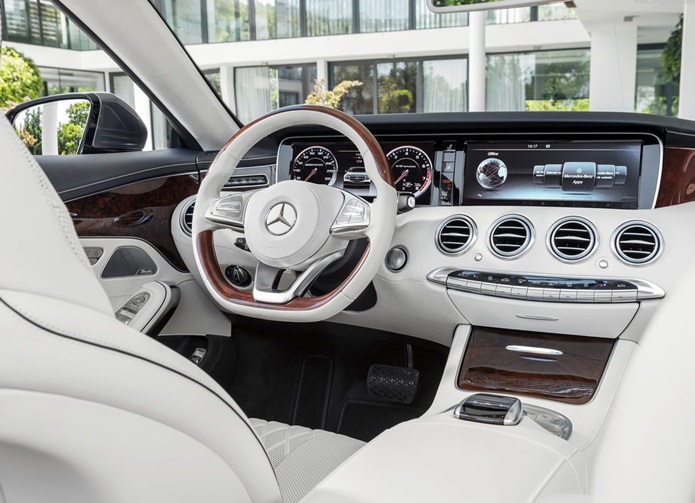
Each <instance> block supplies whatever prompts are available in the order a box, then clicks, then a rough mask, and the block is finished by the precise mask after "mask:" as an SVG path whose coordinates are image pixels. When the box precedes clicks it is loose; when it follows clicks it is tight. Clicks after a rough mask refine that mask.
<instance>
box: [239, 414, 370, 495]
mask: <svg viewBox="0 0 695 503" xmlns="http://www.w3.org/2000/svg"><path fill="white" fill-rule="evenodd" d="M249 421H250V422H251V425H252V426H253V428H254V429H255V431H256V434H257V435H258V437H259V438H260V439H261V442H263V446H264V447H265V450H266V452H267V453H268V457H269V458H270V462H271V464H272V465H273V469H274V470H275V475H276V477H277V480H278V484H279V485H280V492H281V493H282V498H283V501H284V502H285V503H296V502H298V501H299V500H301V499H302V498H303V497H304V496H305V495H306V494H307V493H309V491H311V490H312V489H313V488H314V487H316V485H317V484H318V483H319V482H321V481H322V480H323V479H325V478H326V477H327V476H328V475H329V474H330V473H331V472H332V471H333V470H335V469H336V468H337V467H338V466H340V465H341V464H342V463H343V462H344V461H345V460H346V459H347V458H349V457H350V456H352V455H353V454H354V453H355V452H357V451H358V450H359V449H360V448H361V447H362V446H363V445H364V442H362V441H360V440H355V439H354V438H350V437H346V436H344V435H338V434H336V433H331V432H328V431H323V430H312V429H309V428H305V427H303V426H289V425H286V424H283V423H277V422H275V421H264V420H262V419H250V420H249Z"/></svg>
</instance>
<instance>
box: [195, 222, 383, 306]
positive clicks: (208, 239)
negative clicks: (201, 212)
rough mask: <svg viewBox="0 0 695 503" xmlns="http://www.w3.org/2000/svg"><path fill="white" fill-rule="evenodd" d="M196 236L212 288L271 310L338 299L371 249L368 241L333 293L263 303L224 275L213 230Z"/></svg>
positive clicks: (239, 302)
mask: <svg viewBox="0 0 695 503" xmlns="http://www.w3.org/2000/svg"><path fill="white" fill-rule="evenodd" d="M196 239H197V242H198V251H199V253H200V262H201V265H202V269H203V274H204V275H205V276H206V277H207V278H208V280H209V281H210V285H212V288H213V289H214V290H215V292H216V293H217V294H218V295H219V296H220V297H222V298H223V299H225V300H227V301H229V302H231V303H233V304H236V305H239V306H246V307H254V308H258V309H270V310H274V311H276V310H277V311H308V310H311V309H316V308H318V307H321V306H323V305H324V304H326V303H327V302H328V301H330V300H332V299H333V298H335V297H336V296H337V295H338V293H339V292H340V291H341V290H342V289H343V288H345V286H346V285H347V284H348V283H349V282H350V281H351V280H352V278H353V277H354V276H355V274H356V273H357V271H358V270H359V269H360V268H361V267H362V264H363V263H364V261H365V260H366V258H367V255H368V254H369V249H370V246H369V244H367V247H366V248H365V250H364V253H363V254H362V258H361V259H360V261H359V262H358V263H357V265H356V266H355V268H354V269H353V270H352V272H351V273H350V275H349V276H348V277H347V278H345V280H344V281H343V282H342V283H341V284H340V285H339V286H338V287H337V288H336V289H335V290H333V291H332V292H330V293H327V294H325V295H321V296H319V297H298V298H296V299H293V300H291V301H290V302H288V303H287V304H262V303H259V302H256V301H255V300H254V298H253V294H252V293H251V292H250V291H245V290H238V289H236V288H234V287H233V286H232V285H231V283H229V282H228V281H227V279H226V278H225V277H224V274H223V273H222V269H220V265H219V262H218V261H217V255H216V254H215V245H214V235H213V231H203V232H201V233H200V234H198V236H197V237H196Z"/></svg>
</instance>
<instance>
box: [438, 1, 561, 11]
mask: <svg viewBox="0 0 695 503" xmlns="http://www.w3.org/2000/svg"><path fill="white" fill-rule="evenodd" d="M562 1H563V0H427V7H429V9H430V10H431V11H432V12H437V13H446V12H470V11H476V10H493V9H512V8H516V7H531V6H533V5H544V4H549V3H562Z"/></svg>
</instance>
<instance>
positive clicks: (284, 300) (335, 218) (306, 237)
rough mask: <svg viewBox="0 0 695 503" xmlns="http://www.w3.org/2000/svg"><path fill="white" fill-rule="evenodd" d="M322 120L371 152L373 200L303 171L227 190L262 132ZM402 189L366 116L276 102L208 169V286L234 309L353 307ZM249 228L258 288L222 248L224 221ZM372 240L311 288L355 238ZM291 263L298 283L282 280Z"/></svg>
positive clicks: (203, 235)
mask: <svg viewBox="0 0 695 503" xmlns="http://www.w3.org/2000/svg"><path fill="white" fill-rule="evenodd" d="M307 124H315V125H319V126H325V127H328V128H330V129H333V130H335V131H337V132H339V133H341V134H342V135H344V136H345V137H347V138H348V139H349V140H350V141H352V143H353V144H354V145H355V146H356V147H357V149H358V150H359V152H360V154H361V155H362V158H363V159H364V165H365V169H366V171H367V175H368V176H369V178H370V179H371V181H372V183H373V184H374V186H375V187H376V191H377V197H376V198H375V199H374V201H373V202H371V203H370V202H368V201H365V200H364V199H362V198H360V197H357V196H355V195H353V194H351V193H349V192H347V191H344V190H341V189H337V188H334V187H330V186H326V185H317V184H312V183H307V182H302V181H297V180H287V181H282V182H279V183H276V184H274V185H272V186H270V187H268V188H266V189H262V190H258V191H253V192H236V193H231V194H230V193H226V194H223V193H222V187H223V186H224V184H225V183H227V181H228V180H229V177H230V176H231V175H232V173H234V170H235V168H236V166H237V165H238V163H239V161H240V160H241V159H242V158H243V157H244V155H245V154H246V153H247V152H248V151H249V149H250V148H251V147H252V146H253V145H255V144H256V143H257V142H258V141H260V140H262V139H263V138H265V137H267V136H268V135H270V134H272V133H275V132H276V131H279V130H281V129H284V128H287V127H291V126H298V125H307ZM396 205H397V194H396V190H395V189H394V187H393V178H392V176H391V171H390V169H389V166H388V163H387V161H386V157H385V156H384V153H383V151H382V150H381V147H380V146H379V144H378V142H377V141H376V139H375V138H374V136H372V134H371V133H370V132H369V131H368V130H367V128H365V127H364V126H363V125H362V124H361V123H360V122H359V121H357V120H356V119H354V118H352V117H350V116H349V115H346V114H344V113H343V112H339V111H337V110H333V109H331V108H326V107H320V106H311V105H300V106H295V107H288V108H283V109H280V110H275V111H273V112H270V113H268V114H266V115H264V116H263V117H261V118H259V119H257V120H255V121H253V122H251V123H249V124H248V125H247V126H246V127H244V128H243V129H241V130H240V131H239V132H237V134H235V135H234V136H233V137H232V139H231V140H229V142H228V143H227V144H226V145H225V146H224V147H223V148H222V150H220V152H219V154H217V157H216V158H215V160H214V161H213V163H212V165H211V166H210V170H209V171H208V173H207V176H206V177H205V178H204V179H203V181H202V183H201V185H200V190H199V191H198V197H197V199H196V205H195V210H194V213H193V251H194V255H195V261H196V265H197V267H198V270H199V271H200V275H201V276H202V278H203V282H204V284H205V287H206V288H207V290H208V292H209V293H210V295H212V297H213V298H214V299H215V301H217V303H218V304H219V305H220V307H222V308H223V309H225V310H226V311H229V312H232V313H236V314H241V315H246V316H252V317H255V318H263V319H268V320H281V321H297V322H310V321H320V320H325V319H327V318H330V317H331V316H334V315H336V314H338V313H339V312H341V311H342V310H343V309H345V308H346V307H348V306H349V305H350V304H351V303H352V302H353V301H354V300H355V299H356V298H357V297H358V296H359V294H360V293H362V291H363V290H364V289H365V288H366V287H367V285H368V284H369V282H370V281H371V280H372V279H373V278H374V276H375V275H376V273H377V271H378V270H379V268H380V267H381V264H382V263H383V261H384V258H385V257H386V253H387V251H388V248H389V246H390V244H391V239H392V237H393V231H394V225H395V221H396ZM220 229H234V230H236V231H240V232H244V234H245V237H246V242H247V244H248V246H249V249H250V251H251V253H252V254H253V255H254V257H255V258H256V259H257V260H258V266H257V269H256V278H255V282H254V287H253V291H252V292H249V291H246V290H240V289H237V288H235V287H234V286H233V285H232V284H231V283H230V282H229V281H227V279H226V278H225V276H224V274H223V273H222V270H221V268H220V265H219V263H218V261H217V257H216V255H215V246H214V239H213V235H214V232H215V231H216V230H220ZM364 237H366V238H368V239H369V244H368V245H367V248H366V250H365V252H364V255H363V256H362V258H361V260H360V261H359V263H358V264H357V266H355V268H354V270H353V271H352V273H351V274H350V275H349V276H348V278H347V279H345V281H343V283H342V284H341V285H339V286H338V287H337V288H336V289H335V290H333V291H331V292H329V293H327V294H325V295H321V296H318V297H310V296H306V292H307V291H308V289H309V287H310V286H311V284H312V282H313V281H314V280H315V279H316V278H317V277H318V276H319V275H320V273H321V272H322V271H323V270H324V269H325V268H326V267H328V266H329V265H330V264H331V263H333V262H335V261H336V260H338V259H339V258H341V257H342V256H343V253H344V252H345V248H346V247H347V244H348V242H349V241H350V240H352V239H357V238H364ZM284 270H292V271H295V272H297V274H298V277H297V279H296V280H295V281H294V283H293V284H292V285H291V286H290V287H289V288H287V289H285V290H278V289H277V278H279V275H280V274H282V272H283V271H284Z"/></svg>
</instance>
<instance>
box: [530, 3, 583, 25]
mask: <svg viewBox="0 0 695 503" xmlns="http://www.w3.org/2000/svg"><path fill="white" fill-rule="evenodd" d="M534 8H535V9H537V10H538V21H559V20H563V19H577V11H576V10H575V9H574V8H572V7H567V5H566V4H564V3H553V4H549V5H539V6H538V7H534Z"/></svg>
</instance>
